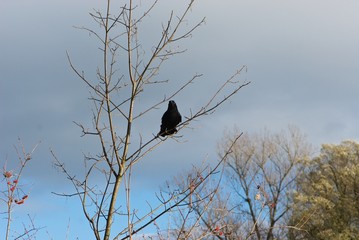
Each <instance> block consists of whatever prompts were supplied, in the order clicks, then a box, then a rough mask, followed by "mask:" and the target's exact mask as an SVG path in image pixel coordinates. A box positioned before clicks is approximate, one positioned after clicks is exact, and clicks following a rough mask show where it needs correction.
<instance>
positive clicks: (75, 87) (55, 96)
mask: <svg viewBox="0 0 359 240" xmlns="http://www.w3.org/2000/svg"><path fill="white" fill-rule="evenodd" d="M103 2H104V1H95V0H91V1H89V0H76V1H69V0H62V1H59V0H53V1H45V0H11V1H10V0H0V22H1V24H0V36H1V37H0V107H1V109H2V111H1V114H0V136H1V137H0V141H1V142H0V163H1V165H2V166H4V165H5V164H6V165H7V169H13V170H14V171H16V169H17V165H16V160H17V155H16V150H15V149H14V145H16V143H17V139H18V137H20V138H21V140H22V142H23V143H24V145H25V147H26V148H27V149H28V150H30V149H31V147H32V146H34V145H35V144H36V143H37V142H39V141H41V144H40V145H39V147H38V149H37V150H36V152H35V154H34V156H33V157H34V158H33V160H32V162H31V163H30V164H29V166H28V167H27V168H26V170H25V172H24V181H25V182H26V184H25V186H24V189H25V191H27V192H29V193H30V198H29V200H28V201H27V203H26V205H22V206H20V207H18V208H16V210H15V214H16V218H15V219H14V221H15V222H22V220H23V217H22V216H23V215H26V214H27V213H30V214H31V215H32V216H34V218H35V223H36V224H37V225H38V226H44V227H45V228H44V229H42V230H41V231H40V232H39V234H38V236H39V239H64V238H65V236H66V234H67V233H66V232H69V233H68V236H69V239H75V238H76V237H79V239H88V238H87V236H88V235H87V234H88V233H86V232H87V231H81V232H78V231H77V230H76V229H78V227H79V226H84V225H85V226H86V223H85V222H84V221H83V215H82V214H81V212H80V211H78V210H76V209H78V207H79V204H78V203H77V201H76V199H74V200H73V199H63V198H59V197H57V196H54V195H53V194H51V192H52V191H55V192H63V191H71V190H72V189H71V186H70V184H69V182H67V181H66V179H65V177H64V176H63V175H62V174H61V173H59V172H58V171H57V170H56V169H55V168H54V167H53V159H52V157H51V154H50V150H49V149H50V148H51V149H53V150H54V151H55V152H56V153H57V155H58V157H59V159H60V160H61V161H63V162H65V163H66V164H67V166H68V168H69V169H70V170H71V171H72V172H73V173H78V172H81V170H82V169H81V167H82V159H83V157H82V154H83V153H84V152H85V153H86V152H90V151H91V149H93V141H92V140H91V139H87V138H81V137H80V136H81V131H80V129H79V128H78V127H77V126H76V125H75V124H74V123H73V121H76V122H82V123H89V122H90V117H91V103H90V102H89V101H88V100H87V98H88V96H89V95H88V90H89V89H87V88H86V87H85V86H84V84H83V83H82V82H81V81H80V80H79V79H77V78H76V76H75V74H74V73H73V72H72V71H71V70H70V67H69V64H68V62H67V58H66V51H68V52H69V53H70V55H71V57H72V59H73V60H74V62H75V63H76V65H77V66H78V67H79V68H80V69H83V70H84V71H85V72H86V74H88V75H89V76H91V74H92V75H93V76H95V74H96V68H97V66H98V65H99V62H100V59H99V51H98V49H97V48H98V42H96V39H95V38H94V37H93V36H89V34H88V33H86V32H84V31H81V30H78V29H76V28H74V27H73V26H86V27H93V28H96V27H97V25H96V24H95V23H94V22H92V19H91V18H90V16H89V14H88V13H89V12H91V11H92V10H93V9H96V10H98V9H103V8H104V7H105V6H104V3H103ZM145 2H146V1H144V0H142V1H138V3H139V4H140V6H142V5H145ZM162 2H163V3H161V4H160V5H159V7H158V8H157V9H156V10H155V12H154V13H153V14H150V16H149V18H148V20H147V22H146V23H144V24H145V25H144V26H145V27H143V29H142V30H143V32H142V33H141V34H142V36H143V39H144V41H145V43H146V44H148V46H150V45H151V41H152V40H154V39H156V35H155V33H156V31H159V29H160V28H159V27H160V26H159V25H158V23H161V22H166V18H167V17H168V16H169V13H170V10H171V9H173V10H175V12H178V13H179V12H180V11H181V10H182V9H183V7H184V6H185V5H186V4H187V3H186V2H187V1H175V0H171V1H167V0H162ZM358 10H359V2H358V1H355V0H340V1H339V0H317V1H309V0H304V1H291V0H276V1H268V0H255V1H253V0H224V1H214V0H198V1H197V3H196V4H195V6H194V7H193V9H192V10H191V12H190V15H189V17H188V18H187V21H186V23H185V25H184V26H185V27H190V26H191V25H192V24H195V23H196V22H197V21H199V20H201V19H202V18H203V17H206V22H205V24H204V25H203V26H201V27H200V28H199V29H198V30H197V31H196V32H195V33H194V34H193V36H192V37H191V38H189V39H186V40H185V41H183V42H182V43H181V44H180V47H181V48H182V49H187V51H186V52H185V53H184V54H182V55H179V56H176V57H175V58H173V59H171V60H169V61H168V63H167V64H165V65H164V68H163V69H162V71H161V75H160V76H161V77H163V79H170V80H171V81H170V83H169V84H168V85H166V87H165V88H161V89H155V90H152V91H150V94H147V95H145V96H144V97H143V98H140V99H139V103H138V104H139V106H146V104H147V103H148V102H151V101H155V100H157V99H161V98H162V97H163V96H164V95H165V94H166V93H168V92H170V90H171V89H173V85H171V83H174V84H175V83H176V82H178V81H185V80H188V79H190V78H191V77H192V76H193V75H195V74H203V77H202V79H201V81H199V82H198V84H195V85H194V86H193V87H191V89H189V90H187V91H186V92H184V93H183V94H180V95H178V97H176V99H175V100H176V102H177V104H178V107H179V110H180V111H181V113H182V115H184V116H188V115H189V113H190V109H194V108H196V107H198V106H199V105H200V104H201V103H202V102H204V101H205V99H207V98H208V97H209V96H210V94H211V93H212V92H213V91H211V90H213V89H214V86H218V84H219V83H220V82H221V81H224V80H226V79H227V78H228V77H229V76H230V75H232V74H233V73H234V72H235V71H236V69H238V68H240V67H241V66H242V65H246V66H247V69H248V70H247V72H245V73H243V74H242V75H241V76H240V78H239V79H240V80H241V81H251V84H250V85H249V86H247V87H245V88H243V89H242V90H241V91H240V92H239V94H238V95H236V96H235V97H234V98H233V99H231V101H229V102H228V103H227V104H226V105H225V106H223V108H221V109H220V110H218V111H216V112H215V113H214V114H213V115H210V116H208V117H206V118H202V119H201V120H200V121H198V122H195V123H194V124H193V125H191V128H189V129H184V130H183V132H182V133H183V136H184V137H183V138H184V140H183V142H181V143H178V142H176V141H172V140H169V141H166V143H164V144H163V145H162V146H161V147H160V148H159V149H158V150H157V152H154V153H152V154H151V155H150V156H149V157H148V159H145V160H144V161H143V162H141V163H140V164H139V165H138V168H137V169H136V171H137V173H138V174H137V175H136V178H135V180H134V182H135V184H136V183H137V186H138V187H139V191H140V192H142V193H143V196H141V197H142V198H144V199H145V198H146V199H151V197H152V198H153V193H154V192H155V191H157V190H158V187H159V186H160V185H161V184H162V183H163V182H164V181H165V180H167V179H171V177H172V176H174V175H177V174H178V173H180V172H181V171H185V170H186V169H189V167H190V166H191V165H192V164H193V165H195V166H196V165H198V166H199V165H201V164H202V163H203V162H206V161H208V159H212V160H214V159H215V158H216V145H217V143H218V141H219V140H220V138H221V136H222V134H223V131H224V130H226V129H227V130H228V129H231V128H233V127H234V126H236V127H238V128H239V129H240V130H242V131H244V132H258V131H261V130H262V129H263V128H267V129H269V130H271V131H273V132H275V131H279V130H280V129H285V128H286V127H287V126H288V125H289V124H292V125H296V126H298V127H299V128H300V129H301V131H302V132H303V133H304V134H306V135H307V139H308V141H309V142H310V143H312V144H313V145H314V146H316V147H318V146H320V144H322V143H339V142H340V141H342V140H344V139H358V138H359V125H358V119H359V104H358V95H357V93H358V92H359V46H358V43H359V15H358ZM167 88H168V89H167ZM151 94H152V95H151ZM165 109H166V105H162V106H161V108H160V109H158V110H156V111H154V112H153V113H151V114H152V115H150V116H151V117H150V119H146V120H145V121H144V122H143V124H142V125H138V126H136V129H137V131H140V132H142V133H143V135H144V136H145V137H146V136H147V137H148V138H149V137H150V136H152V134H155V133H157V132H158V130H159V122H160V118H161V116H162V113H163V112H164V111H165ZM178 149H179V150H178ZM176 150H178V151H177V152H178V154H176V156H171V157H169V153H171V152H173V151H176ZM154 172H155V173H156V174H153V173H154ZM158 173H161V174H158ZM0 184H1V185H0V189H1V190H3V189H4V187H5V185H6V183H5V181H4V180H2V181H1V182H0ZM0 207H2V205H0ZM1 211H3V209H2V208H1ZM55 216H56V217H55ZM0 221H4V219H3V218H1V219H0ZM0 224H1V225H3V223H2V222H0ZM68 225H70V229H68V228H67V226H68ZM1 232H2V231H1Z"/></svg>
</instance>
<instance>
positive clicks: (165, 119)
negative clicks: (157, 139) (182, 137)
mask: <svg viewBox="0 0 359 240" xmlns="http://www.w3.org/2000/svg"><path fill="white" fill-rule="evenodd" d="M181 121H182V117H181V114H180V113H179V112H178V109H177V105H176V103H175V101H173V100H171V101H169V102H168V108H167V111H166V112H165V113H164V114H163V116H162V124H161V130H160V132H159V133H158V135H160V136H161V137H164V136H167V135H172V134H174V133H176V132H177V129H176V126H177V124H179V123H180V122H181Z"/></svg>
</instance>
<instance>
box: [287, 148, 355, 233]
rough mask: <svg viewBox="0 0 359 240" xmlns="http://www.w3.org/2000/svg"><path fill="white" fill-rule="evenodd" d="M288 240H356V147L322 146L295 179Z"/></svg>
mask: <svg viewBox="0 0 359 240" xmlns="http://www.w3.org/2000/svg"><path fill="white" fill-rule="evenodd" d="M291 221H292V222H297V227H299V228H302V229H305V231H296V229H295V228H293V229H292V230H291V232H290V235H289V236H290V238H291V239H333V240H334V239H337V240H339V239H341V240H343V239H359V144H358V143H357V142H355V141H344V142H342V143H341V144H339V145H334V144H323V145H322V149H321V153H320V155H319V156H318V157H315V158H314V159H313V160H312V161H311V162H310V164H309V166H308V168H307V170H306V171H305V172H303V173H302V174H301V175H300V177H299V179H298V189H297V193H296V195H295V207H294V208H293V216H292V220H291Z"/></svg>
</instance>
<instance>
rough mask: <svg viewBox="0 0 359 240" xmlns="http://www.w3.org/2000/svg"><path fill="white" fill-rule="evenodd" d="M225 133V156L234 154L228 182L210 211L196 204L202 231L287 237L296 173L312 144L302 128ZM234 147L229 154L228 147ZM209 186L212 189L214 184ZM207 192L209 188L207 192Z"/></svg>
mask: <svg viewBox="0 0 359 240" xmlns="http://www.w3.org/2000/svg"><path fill="white" fill-rule="evenodd" d="M238 134H239V131H238V130H235V131H232V132H231V133H227V134H225V136H224V137H223V139H222V140H221V142H220V144H219V146H220V147H219V156H220V158H222V157H223V156H224V155H226V156H228V160H227V161H226V162H225V165H226V166H227V167H226V169H225V178H224V180H222V186H223V187H222V188H219V189H218V190H217V191H216V194H215V195H216V197H215V200H213V202H212V203H211V205H210V206H209V207H208V206H205V207H206V208H209V209H210V210H209V211H206V214H201V212H202V211H203V209H204V206H203V205H202V204H198V205H196V206H194V208H193V210H194V212H195V213H196V214H197V215H198V216H200V218H201V221H200V225H201V226H200V227H198V229H201V231H202V232H211V233H212V235H211V239H228V240H229V239H231V240H232V239H233V240H234V239H257V240H259V239H267V240H272V239H281V238H283V237H284V236H285V233H286V231H287V230H288V228H292V227H295V226H294V225H293V226H288V224H287V223H288V222H289V221H288V219H289V217H290V210H291V207H292V203H293V201H292V194H293V190H294V187H295V184H296V182H295V179H296V177H297V176H298V174H299V173H300V171H301V170H302V169H303V167H304V165H305V163H306V162H307V161H308V160H309V157H310V154H311V147H310V145H309V144H308V143H307V142H306V141H305V138H304V137H303V135H302V134H301V133H300V132H299V130H298V129H296V128H294V127H289V129H288V131H286V132H281V133H279V134H271V133H269V132H268V131H265V132H263V133H262V134H253V135H249V134H244V135H243V136H242V137H241V138H240V139H239V140H238V141H235V144H234V145H233V140H234V139H236V138H237V136H238ZM229 146H232V147H231V151H230V153H229V154H228V147H229ZM207 192H212V190H211V188H210V187H209V189H208V190H207ZM204 195H205V194H204Z"/></svg>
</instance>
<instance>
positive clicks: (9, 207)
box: [0, 139, 40, 240]
mask: <svg viewBox="0 0 359 240" xmlns="http://www.w3.org/2000/svg"><path fill="white" fill-rule="evenodd" d="M37 146H38V144H36V145H35V146H34V147H33V148H32V150H31V151H30V152H28V151H26V150H25V147H24V145H23V144H22V142H21V140H20V139H19V141H18V146H17V147H15V149H16V152H17V155H18V160H19V161H18V162H19V167H18V169H17V170H14V169H9V166H7V164H6V163H4V165H3V176H4V179H5V181H3V182H4V183H5V184H6V187H5V188H4V189H3V188H1V192H0V194H1V196H0V202H3V203H5V204H4V205H2V204H1V205H0V206H1V208H0V209H1V212H0V214H1V215H3V214H4V215H5V217H4V219H6V224H4V226H5V225H6V228H5V229H6V230H5V239H6V240H8V239H10V237H13V239H32V238H33V237H34V236H35V234H36V233H37V232H38V231H39V230H40V228H39V227H36V226H35V224H34V221H33V219H32V218H31V217H30V216H29V215H28V218H29V222H30V223H29V224H28V225H26V224H25V223H23V226H24V229H23V230H22V231H19V230H17V231H16V230H14V229H11V223H12V221H13V211H14V209H15V207H20V206H19V205H24V204H25V203H26V201H27V199H28V198H29V194H28V193H26V191H25V190H24V187H23V186H22V184H21V180H22V175H23V172H24V170H25V167H26V166H27V164H28V163H29V162H30V160H31V159H32V155H33V153H34V151H35V150H36V148H37ZM10 168H11V167H10ZM25 205H26V204H25ZM3 206H5V208H4V209H3V208H2V207H3ZM3 210H4V211H3Z"/></svg>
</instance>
